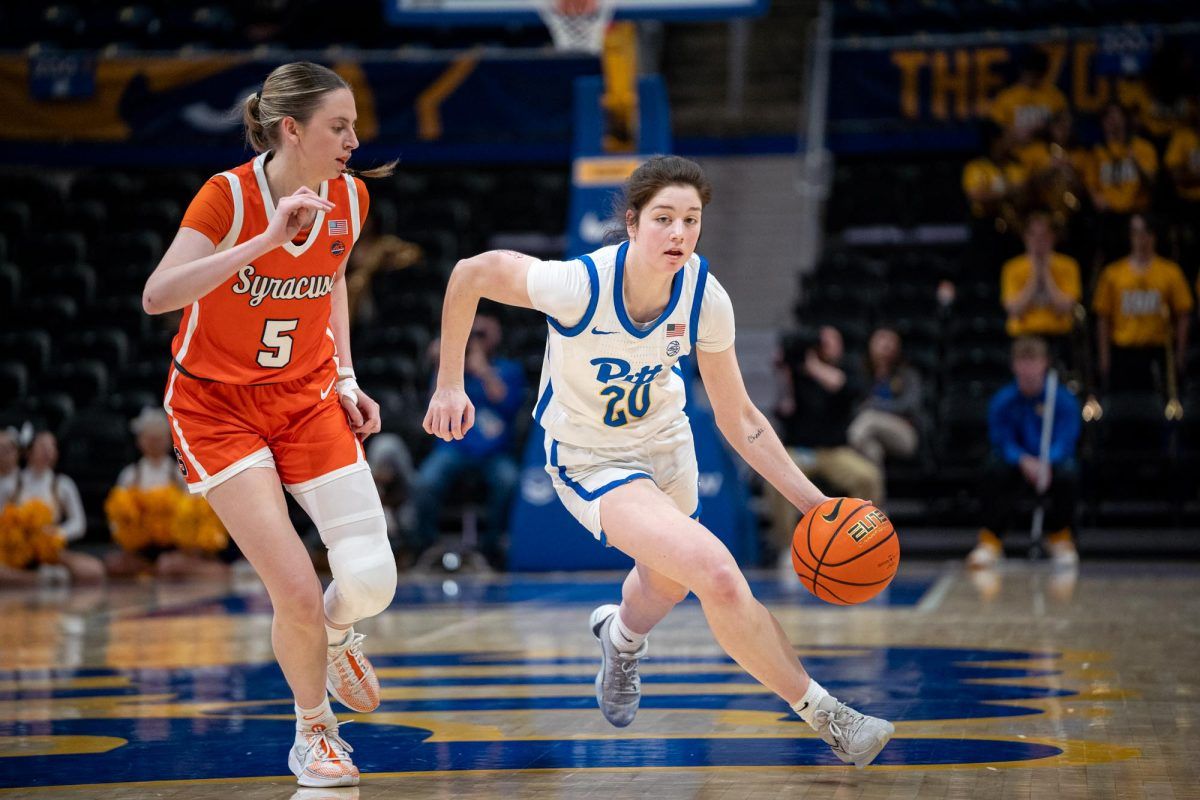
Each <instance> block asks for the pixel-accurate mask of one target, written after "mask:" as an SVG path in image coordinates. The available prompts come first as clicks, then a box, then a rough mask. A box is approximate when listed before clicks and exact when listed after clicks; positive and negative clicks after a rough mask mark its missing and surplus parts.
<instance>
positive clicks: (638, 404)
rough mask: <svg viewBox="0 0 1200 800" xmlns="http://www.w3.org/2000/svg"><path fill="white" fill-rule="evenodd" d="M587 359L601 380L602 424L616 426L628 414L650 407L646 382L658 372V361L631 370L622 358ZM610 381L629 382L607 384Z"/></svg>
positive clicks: (639, 413) (643, 412) (641, 414)
mask: <svg viewBox="0 0 1200 800" xmlns="http://www.w3.org/2000/svg"><path fill="white" fill-rule="evenodd" d="M589 363H590V364H591V365H592V366H594V367H596V368H597V369H596V380H597V381H599V382H600V383H602V384H604V388H603V389H601V390H600V396H601V397H607V398H608V405H607V406H606V407H605V409H604V424H605V425H608V426H610V427H613V428H619V427H621V426H622V425H625V424H627V423H628V422H629V417H631V416H632V417H635V418H641V417H644V416H645V415H646V412H647V411H649V410H650V385H651V384H652V383H653V382H654V379H655V378H657V377H658V375H659V373H661V372H662V370H663V365H662V364H655V365H654V366H653V367H651V366H649V365H646V366H644V367H642V368H641V369H639V370H637V371H636V372H635V371H634V370H633V369H632V367H631V366H630V364H629V362H628V361H626V360H624V359H622V358H593V359H592V360H591V361H590V362H589ZM613 381H624V382H625V383H628V384H631V386H630V387H629V388H626V387H624V386H621V385H619V384H618V385H613V386H610V385H609V384H610V383H612V382H613ZM627 398H628V399H627ZM622 405H624V408H622V407H621V406H622Z"/></svg>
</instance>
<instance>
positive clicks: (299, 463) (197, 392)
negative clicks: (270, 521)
mask: <svg viewBox="0 0 1200 800" xmlns="http://www.w3.org/2000/svg"><path fill="white" fill-rule="evenodd" d="M336 381H337V368H336V367H335V366H334V362H333V361H327V362H326V363H325V364H324V365H322V366H321V367H318V368H317V369H315V370H313V371H312V372H310V373H308V374H307V375H305V376H304V377H302V378H297V379H296V380H293V381H286V382H283V383H272V384H263V385H257V386H240V385H235V384H229V383H218V382H216V381H206V380H200V379H197V378H191V377H188V376H187V375H184V374H183V373H181V372H180V371H179V370H178V368H177V367H175V366H172V367H171V373H170V376H169V377H168V379H167V391H166V396H165V397H164V400H163V407H164V408H165V409H166V412H167V415H168V416H169V417H170V419H171V436H172V438H173V439H174V441H175V458H176V460H177V461H178V462H179V469H180V471H181V472H182V473H183V475H184V477H185V478H186V479H187V484H188V489H189V490H191V491H192V492H193V493H198V494H203V493H206V492H208V491H209V490H210V489H212V488H213V487H215V486H218V485H220V484H221V483H223V482H224V481H227V480H229V479H230V478H232V477H233V476H234V475H237V474H238V473H240V472H243V471H245V470H247V469H250V468H252V467H261V466H271V465H272V464H273V465H274V467H275V470H276V471H277V472H278V473H279V478H280V480H281V481H282V482H283V484H284V485H285V486H286V487H287V488H288V489H289V490H291V491H304V490H307V489H310V488H312V487H314V486H317V485H320V484H321V483H324V482H325V481H326V480H332V479H333V478H336V477H338V476H340V475H342V474H345V473H348V472H352V471H355V470H358V469H365V468H366V459H365V458H364V457H363V450H362V446H361V445H360V444H359V442H358V437H356V436H355V435H354V433H353V432H352V431H351V430H350V423H349V422H348V421H347V420H346V413H345V412H344V411H343V410H342V405H341V402H340V401H339V400H338V394H337V392H336V391H335V390H334V383H335V382H336Z"/></svg>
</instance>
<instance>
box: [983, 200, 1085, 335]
mask: <svg viewBox="0 0 1200 800" xmlns="http://www.w3.org/2000/svg"><path fill="white" fill-rule="evenodd" d="M1024 239H1025V254H1024V255H1020V256H1017V257H1016V258H1013V259H1010V260H1009V261H1008V262H1007V263H1005V265H1004V267H1003V269H1002V270H1001V274H1000V302H1001V304H1003V306H1004V311H1005V312H1006V313H1007V314H1008V324H1007V330H1008V334H1009V336H1014V337H1015V336H1029V335H1039V336H1045V337H1049V338H1052V339H1053V340H1054V341H1055V344H1056V349H1057V350H1059V351H1060V353H1061V354H1063V355H1065V354H1066V352H1067V351H1068V350H1069V348H1067V347H1066V346H1065V344H1064V341H1063V340H1064V339H1065V337H1066V336H1067V334H1069V333H1070V332H1071V329H1072V327H1073V326H1074V324H1075V315H1074V310H1075V306H1076V304H1078V303H1079V301H1080V298H1081V297H1082V288H1081V285H1080V276H1079V262H1077V261H1076V260H1075V259H1073V258H1071V257H1070V256H1067V255H1064V254H1062V253H1058V252H1055V250H1054V227H1053V225H1052V224H1051V222H1050V217H1049V215H1047V214H1046V213H1045V212H1041V211H1037V212H1034V213H1032V214H1030V215H1029V216H1028V217H1027V218H1026V220H1025V232H1024Z"/></svg>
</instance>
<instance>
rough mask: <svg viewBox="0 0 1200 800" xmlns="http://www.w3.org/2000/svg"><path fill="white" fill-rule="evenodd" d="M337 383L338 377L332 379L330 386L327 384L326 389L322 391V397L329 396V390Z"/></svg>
mask: <svg viewBox="0 0 1200 800" xmlns="http://www.w3.org/2000/svg"><path fill="white" fill-rule="evenodd" d="M335 383H337V378H334V379H333V381H331V382H330V384H329V385H328V386H326V387H325V391H323V392H321V399H322V400H324V399H325V398H326V397H329V392H330V390H332V389H333V385H334V384H335Z"/></svg>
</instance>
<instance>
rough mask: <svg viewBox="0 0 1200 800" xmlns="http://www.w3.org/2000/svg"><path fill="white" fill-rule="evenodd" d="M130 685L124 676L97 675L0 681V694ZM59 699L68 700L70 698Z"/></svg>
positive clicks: (122, 687) (114, 687) (109, 687)
mask: <svg viewBox="0 0 1200 800" xmlns="http://www.w3.org/2000/svg"><path fill="white" fill-rule="evenodd" d="M130 685H131V683H130V680H129V677H128V676H126V675H97V676H91V677H86V678H36V679H21V680H12V681H0V692H28V691H31V690H42V689H49V690H52V691H53V690H55V689H124V688H126V687H128V686H130ZM54 699H60V698H54ZM61 699H64V700H69V699H71V698H61ZM26 702H28V701H26Z"/></svg>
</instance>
